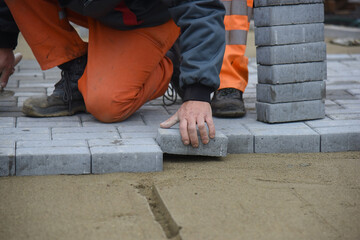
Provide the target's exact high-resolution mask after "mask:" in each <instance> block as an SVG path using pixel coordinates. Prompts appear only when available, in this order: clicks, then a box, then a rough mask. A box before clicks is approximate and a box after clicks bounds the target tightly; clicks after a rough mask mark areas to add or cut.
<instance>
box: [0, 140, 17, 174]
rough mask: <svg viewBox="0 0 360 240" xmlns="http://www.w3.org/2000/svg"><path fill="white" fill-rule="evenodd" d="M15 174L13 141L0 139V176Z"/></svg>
mask: <svg viewBox="0 0 360 240" xmlns="http://www.w3.org/2000/svg"><path fill="white" fill-rule="evenodd" d="M13 175H15V141H10V140H0V177H4V176H13Z"/></svg>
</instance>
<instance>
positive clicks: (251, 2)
mask: <svg viewBox="0 0 360 240" xmlns="http://www.w3.org/2000/svg"><path fill="white" fill-rule="evenodd" d="M253 4H254V0H247V5H248V7H251V8H252V7H253Z"/></svg>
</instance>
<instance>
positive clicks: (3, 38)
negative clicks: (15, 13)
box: [0, 0, 19, 49]
mask: <svg viewBox="0 0 360 240" xmlns="http://www.w3.org/2000/svg"><path fill="white" fill-rule="evenodd" d="M18 35H19V29H18V27H17V25H16V23H15V21H14V19H13V17H12V15H11V13H10V11H9V9H8V7H7V6H6V4H5V2H4V0H0V48H11V49H15V47H16V45H17V38H18Z"/></svg>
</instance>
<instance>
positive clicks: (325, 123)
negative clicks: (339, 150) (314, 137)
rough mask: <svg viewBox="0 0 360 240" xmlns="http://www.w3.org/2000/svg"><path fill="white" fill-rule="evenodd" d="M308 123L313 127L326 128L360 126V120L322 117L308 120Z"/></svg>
mask: <svg viewBox="0 0 360 240" xmlns="http://www.w3.org/2000/svg"><path fill="white" fill-rule="evenodd" d="M305 123H306V125H308V126H309V127H311V128H326V127H343V126H360V120H359V119H357V120H346V121H336V120H331V119H320V120H313V121H306V122H305Z"/></svg>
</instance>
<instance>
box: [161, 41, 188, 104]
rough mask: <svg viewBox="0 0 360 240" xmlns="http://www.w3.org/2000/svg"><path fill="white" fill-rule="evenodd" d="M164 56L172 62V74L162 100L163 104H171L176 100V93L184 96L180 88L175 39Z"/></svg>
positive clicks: (177, 52)
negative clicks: (166, 101) (167, 102)
mask: <svg viewBox="0 0 360 240" xmlns="http://www.w3.org/2000/svg"><path fill="white" fill-rule="evenodd" d="M166 56H167V57H168V58H170V60H171V62H172V63H173V74H172V77H171V80H170V84H169V88H168V90H167V92H166V93H165V94H164V96H163V102H164V104H165V105H171V104H174V103H175V102H176V99H177V96H176V94H177V95H179V96H180V98H181V99H182V98H183V97H184V91H183V90H182V89H180V63H181V53H180V46H179V42H178V41H176V42H175V43H174V45H173V46H172V47H171V48H170V50H169V51H168V52H167V53H166ZM165 99H167V100H169V101H170V102H171V103H170V104H166V103H165Z"/></svg>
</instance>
